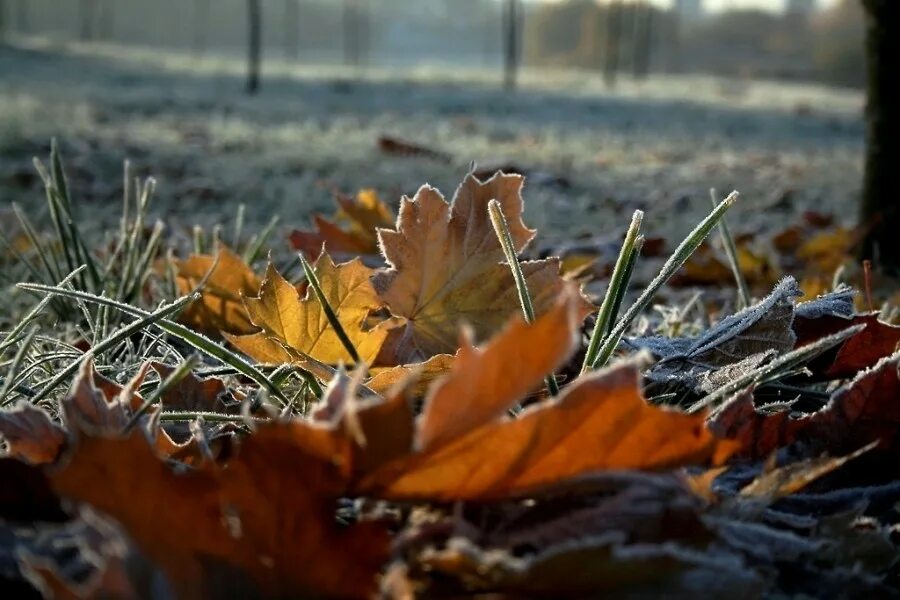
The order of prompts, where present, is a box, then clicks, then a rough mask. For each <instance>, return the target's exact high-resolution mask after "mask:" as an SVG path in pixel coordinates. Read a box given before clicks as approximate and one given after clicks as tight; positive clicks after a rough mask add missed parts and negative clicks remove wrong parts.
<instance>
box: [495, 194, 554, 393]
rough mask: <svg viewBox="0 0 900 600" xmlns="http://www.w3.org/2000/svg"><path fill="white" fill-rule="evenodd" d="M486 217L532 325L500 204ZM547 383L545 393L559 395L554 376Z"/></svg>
mask: <svg viewBox="0 0 900 600" xmlns="http://www.w3.org/2000/svg"><path fill="white" fill-rule="evenodd" d="M488 215H489V216H490V218H491V224H492V225H493V226H494V233H496V234H497V239H498V240H499V241H500V247H501V248H502V249H503V254H504V255H505V256H506V262H507V263H508V264H509V269H510V271H512V276H513V280H515V282H516V291H517V292H518V294H519V304H520V305H521V308H522V314H523V315H524V316H525V322H526V323H534V304H533V303H532V302H531V294H530V293H529V292H528V283H527V282H526V281H525V274H524V273H523V272H522V265H520V264H519V257H518V256H516V247H515V244H513V240H512V234H510V232H509V224H508V223H507V222H506V217H505V216H503V211H502V210H501V208H500V203H499V202H497V201H496V200H491V201H490V202H488ZM545 381H546V383H547V391H549V392H550V395H551V396H558V395H559V384H558V383H556V376H555V375H554V374H553V373H550V374H549V375H547V377H546V379H545Z"/></svg>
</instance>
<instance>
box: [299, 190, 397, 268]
mask: <svg viewBox="0 0 900 600" xmlns="http://www.w3.org/2000/svg"><path fill="white" fill-rule="evenodd" d="M336 201H337V203H338V205H339V207H340V208H339V210H338V212H337V214H335V216H334V217H333V219H326V218H325V217H323V216H321V215H316V216H315V217H313V219H314V223H315V226H316V231H301V230H295V231H293V232H292V233H291V235H290V240H291V245H292V246H293V247H294V248H295V249H297V250H299V251H300V252H303V253H304V254H306V255H308V256H312V257H317V256H319V253H320V252H321V251H322V248H323V247H324V248H325V250H326V251H327V252H330V253H331V254H333V255H345V254H349V255H352V256H357V255H366V254H378V234H377V233H376V230H377V229H378V228H379V227H390V226H391V225H392V224H393V222H394V215H393V214H391V211H390V209H389V208H388V207H387V206H386V205H385V204H384V202H382V201H381V200H380V199H379V198H378V194H377V193H376V192H375V190H371V189H365V190H360V192H359V193H358V194H357V195H356V197H355V198H351V197H347V196H342V195H338V196H337V197H336Z"/></svg>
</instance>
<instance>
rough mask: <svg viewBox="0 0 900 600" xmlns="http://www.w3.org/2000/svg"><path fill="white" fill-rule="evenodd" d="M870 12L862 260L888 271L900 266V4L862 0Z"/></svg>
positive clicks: (867, 42) (867, 35)
mask: <svg viewBox="0 0 900 600" xmlns="http://www.w3.org/2000/svg"><path fill="white" fill-rule="evenodd" d="M863 6H864V7H865V9H866V13H867V29H866V60H867V65H866V70H867V72H868V86H867V96H868V98H867V104H866V163H865V165H866V166H865V177H864V180H863V196H862V205H861V211H860V221H861V223H860V224H861V225H862V227H863V228H865V230H866V231H867V234H866V236H865V238H864V240H863V244H862V247H861V251H862V255H863V257H864V258H869V259H874V260H875V261H876V264H880V265H881V266H883V267H886V268H888V269H889V270H892V271H893V270H898V269H900V200H898V198H897V190H896V179H895V175H896V173H895V170H896V169H897V167H898V165H900V86H897V81H896V75H897V73H896V68H897V60H898V59H900V38H898V29H897V25H898V24H900V2H898V1H897V0H863Z"/></svg>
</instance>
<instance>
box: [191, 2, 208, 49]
mask: <svg viewBox="0 0 900 600" xmlns="http://www.w3.org/2000/svg"><path fill="white" fill-rule="evenodd" d="M191 20H192V23H191V30H192V31H191V52H192V53H193V54H194V56H202V55H203V53H205V52H206V32H207V31H209V0H194V14H193V17H192V19H191Z"/></svg>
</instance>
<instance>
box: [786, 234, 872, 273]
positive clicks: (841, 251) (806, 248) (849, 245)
mask: <svg viewBox="0 0 900 600" xmlns="http://www.w3.org/2000/svg"><path fill="white" fill-rule="evenodd" d="M858 238H859V234H858V233H857V232H855V231H853V230H851V229H847V228H844V227H836V228H834V229H832V230H830V231H823V232H821V233H817V234H815V235H813V236H812V237H811V238H809V239H807V240H806V241H805V242H803V243H802V244H801V245H800V247H799V248H797V258H798V259H800V260H801V261H802V262H803V263H804V264H805V265H806V266H807V268H810V269H813V270H815V271H816V272H818V273H822V274H825V275H831V274H832V273H834V272H835V271H836V270H837V269H838V267H840V266H841V265H842V264H844V262H845V261H846V260H847V258H848V257H849V256H850V254H851V250H852V249H853V247H854V246H855V245H856V244H857V243H858V241H859V240H858Z"/></svg>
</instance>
